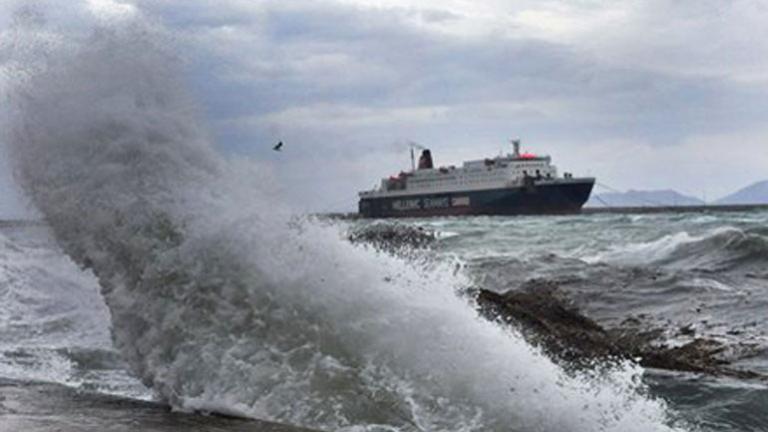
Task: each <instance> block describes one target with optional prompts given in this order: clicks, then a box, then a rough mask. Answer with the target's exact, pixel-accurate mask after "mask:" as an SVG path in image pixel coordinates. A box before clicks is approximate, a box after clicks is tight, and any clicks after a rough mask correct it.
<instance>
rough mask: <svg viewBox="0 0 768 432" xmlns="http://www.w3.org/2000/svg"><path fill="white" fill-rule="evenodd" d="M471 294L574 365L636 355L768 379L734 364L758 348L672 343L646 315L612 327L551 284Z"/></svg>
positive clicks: (484, 308)
mask: <svg viewBox="0 0 768 432" xmlns="http://www.w3.org/2000/svg"><path fill="white" fill-rule="evenodd" d="M471 294H472V295H473V296H474V298H475V300H476V303H477V305H478V309H479V312H480V313H481V314H482V315H483V316H485V317H486V318H489V319H492V320H494V321H498V322H501V323H504V324H511V325H514V326H515V327H516V328H517V329H519V331H520V332H521V333H522V334H523V336H524V337H526V339H528V341H529V342H530V343H532V344H534V345H537V346H539V347H541V348H542V349H543V350H544V351H545V352H547V353H548V354H549V355H551V356H552V357H553V358H554V359H556V360H559V361H561V362H562V363H563V364H565V365H568V366H575V367H580V366H583V365H591V364H594V362H595V361H596V360H599V361H614V360H617V359H632V360H636V361H638V362H639V363H640V364H641V365H642V366H645V367H650V368H658V369H667V370H674V371H685V372H697V373H705V374H709V375H714V376H730V377H736V378H748V379H761V380H768V376H765V375H762V374H759V373H757V372H753V371H747V370H741V369H736V368H732V367H730V366H729V365H730V364H731V363H732V362H733V361H735V360H737V359H739V358H744V357H745V356H747V355H749V352H753V351H754V349H749V347H745V346H741V345H739V344H737V345H738V346H729V345H725V344H723V343H722V342H719V341H716V340H713V339H708V338H695V339H693V340H691V341H690V342H687V343H685V344H683V345H681V346H675V347H670V346H668V343H667V341H666V340H665V334H666V332H665V331H664V329H663V328H658V327H648V326H646V325H644V324H643V321H642V320H641V318H640V317H628V318H627V319H625V320H624V321H622V323H621V324H619V325H618V326H617V327H615V328H608V329H606V328H604V327H602V326H601V325H599V324H598V323H597V322H595V321H593V320H592V319H590V318H588V317H586V316H585V315H583V314H582V313H581V312H580V311H579V310H578V308H577V307H576V306H575V305H574V304H573V303H572V302H570V301H569V299H568V298H567V297H566V296H565V294H564V293H563V292H562V291H561V290H560V289H559V288H558V287H557V286H556V285H554V284H552V283H550V282H546V281H531V282H529V283H527V284H525V285H524V286H523V287H521V288H520V289H518V290H510V291H507V292H505V293H503V294H499V293H496V292H493V291H489V290H485V289H476V290H473V291H472V292H471ZM684 328H686V327H684ZM690 329H693V327H692V326H690ZM681 330H683V329H681ZM684 332H685V333H687V334H688V335H689V336H693V335H694V333H693V332H688V331H684Z"/></svg>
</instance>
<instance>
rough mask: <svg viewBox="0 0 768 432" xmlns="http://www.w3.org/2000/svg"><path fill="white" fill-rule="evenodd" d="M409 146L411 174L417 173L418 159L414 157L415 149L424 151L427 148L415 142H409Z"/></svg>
mask: <svg viewBox="0 0 768 432" xmlns="http://www.w3.org/2000/svg"><path fill="white" fill-rule="evenodd" d="M408 145H409V146H411V172H414V171H416V157H415V156H414V155H413V149H415V148H417V149H419V150H424V149H425V147H424V146H422V145H420V144H419V143H416V142H414V141H409V142H408Z"/></svg>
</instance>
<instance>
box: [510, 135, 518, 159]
mask: <svg viewBox="0 0 768 432" xmlns="http://www.w3.org/2000/svg"><path fill="white" fill-rule="evenodd" d="M509 141H510V142H511V143H512V148H513V152H512V156H514V157H516V158H519V157H520V138H516V139H512V140H509Z"/></svg>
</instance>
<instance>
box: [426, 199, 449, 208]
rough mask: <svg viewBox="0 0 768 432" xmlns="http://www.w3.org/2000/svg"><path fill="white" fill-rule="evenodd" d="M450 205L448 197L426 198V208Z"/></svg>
mask: <svg viewBox="0 0 768 432" xmlns="http://www.w3.org/2000/svg"><path fill="white" fill-rule="evenodd" d="M450 206H451V203H450V201H449V200H448V197H443V198H424V208H446V207H450Z"/></svg>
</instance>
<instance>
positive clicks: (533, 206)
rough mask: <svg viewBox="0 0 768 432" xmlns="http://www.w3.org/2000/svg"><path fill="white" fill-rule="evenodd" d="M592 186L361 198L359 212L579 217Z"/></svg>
mask: <svg viewBox="0 0 768 432" xmlns="http://www.w3.org/2000/svg"><path fill="white" fill-rule="evenodd" d="M594 184H595V179H593V178H579V179H568V180H554V181H539V182H534V183H533V184H531V185H529V186H524V187H510V188H502V189H486V190H475V191H464V192H450V193H436V194H424V195H403V196H395V197H363V198H361V199H360V203H359V212H360V215H361V216H363V217H371V218H386V217H423V216H451V215H525V214H568V213H578V212H579V211H580V210H581V207H582V206H583V205H584V203H585V202H587V199H589V194H590V193H591V192H592V187H593V186H594Z"/></svg>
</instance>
